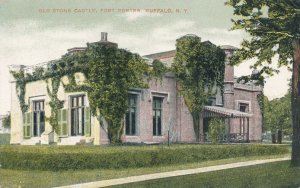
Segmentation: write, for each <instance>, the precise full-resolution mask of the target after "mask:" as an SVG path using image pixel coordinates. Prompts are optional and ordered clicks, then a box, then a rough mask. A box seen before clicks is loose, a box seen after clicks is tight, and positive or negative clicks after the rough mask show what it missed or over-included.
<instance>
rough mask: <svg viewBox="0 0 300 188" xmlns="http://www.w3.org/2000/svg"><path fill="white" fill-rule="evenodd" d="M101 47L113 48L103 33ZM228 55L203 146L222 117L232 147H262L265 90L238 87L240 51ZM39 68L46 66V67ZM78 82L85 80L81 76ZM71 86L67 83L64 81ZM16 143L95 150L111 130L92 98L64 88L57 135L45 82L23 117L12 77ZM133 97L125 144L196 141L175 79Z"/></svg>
mask: <svg viewBox="0 0 300 188" xmlns="http://www.w3.org/2000/svg"><path fill="white" fill-rule="evenodd" d="M99 42H101V43H106V44H108V45H110V44H114V45H117V44H115V43H111V42H109V41H108V40H107V34H106V33H103V35H102V38H101V41H99ZM221 48H222V49H223V50H224V51H225V53H226V56H227V58H226V66H225V76H224V84H225V85H224V93H221V92H220V91H219V92H218V93H217V94H216V95H215V96H212V97H210V100H209V101H210V104H208V105H207V106H205V107H204V110H203V112H202V113H201V115H200V117H201V118H200V135H199V136H200V138H201V142H206V141H208V139H207V132H208V125H209V120H210V119H211V118H213V117H218V118H222V119H223V120H224V122H225V124H226V134H227V137H226V138H227V140H226V141H227V142H260V141H261V134H262V115H261V111H260V106H259V102H258V97H259V96H260V95H261V94H262V89H263V88H262V87H260V86H256V85H254V84H241V83H237V81H236V78H235V77H234V67H233V66H231V65H229V64H228V57H230V56H232V55H233V53H234V51H235V50H236V48H235V47H232V46H221ZM84 49H85V48H72V49H69V50H68V53H76V52H78V51H81V50H84ZM175 54H176V51H175V50H172V51H166V52H160V53H155V54H150V55H146V56H144V59H145V60H146V61H147V62H148V63H151V62H152V61H153V60H155V59H158V60H160V61H161V62H163V63H165V64H166V65H168V66H170V64H171V63H172V62H173V60H174V57H175ZM38 66H41V67H43V66H47V64H41V65H38ZM32 69H34V67H26V66H23V65H11V66H10V70H13V71H20V70H23V71H25V73H26V72H28V73H30V72H31V71H32ZM76 79H77V81H80V80H84V76H83V75H82V74H80V73H78V74H76ZM61 81H62V82H67V78H62V80H61ZM11 85H12V87H11V88H12V101H11V104H12V107H11V122H12V123H11V124H12V127H11V144H24V145H25V144H28V145H30V144H32V145H35V144H51V143H57V144H58V145H73V144H78V143H90V144H94V145H100V144H108V143H109V140H108V136H107V126H106V125H105V123H104V124H101V125H100V122H99V121H100V120H99V119H98V118H96V117H93V116H91V115H90V113H88V112H89V99H88V96H87V94H86V93H85V92H75V93H67V92H65V91H64V88H63V86H60V87H59V90H58V98H59V99H60V100H63V101H64V103H63V109H61V110H60V111H59V113H58V117H59V120H58V122H59V126H61V127H62V130H64V131H62V132H63V133H56V132H54V131H53V129H52V126H51V125H50V123H49V121H45V117H49V116H50V113H51V108H50V106H49V102H50V97H49V96H48V94H47V85H46V83H45V81H43V80H39V81H35V82H31V83H28V84H26V94H25V102H26V104H27V105H29V109H28V112H26V113H25V114H23V113H22V111H21V109H20V105H19V101H18V96H17V90H16V80H15V79H14V78H13V77H11ZM128 92H129V109H128V112H127V114H126V115H125V116H124V120H125V121H124V122H125V126H124V135H123V136H122V140H123V142H131V143H162V142H167V141H168V139H169V140H170V141H171V142H195V140H196V136H195V131H194V128H193V120H192V116H191V114H190V112H189V110H188V108H187V106H186V105H185V102H184V99H183V97H182V96H180V94H179V93H178V91H177V83H176V80H175V77H174V74H172V73H167V74H165V76H164V78H163V80H162V83H160V82H155V81H150V83H149V88H148V89H132V90H130V91H128Z"/></svg>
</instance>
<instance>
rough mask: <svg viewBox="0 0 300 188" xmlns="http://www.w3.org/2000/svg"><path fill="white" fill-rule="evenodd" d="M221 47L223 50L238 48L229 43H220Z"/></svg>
mask: <svg viewBox="0 0 300 188" xmlns="http://www.w3.org/2000/svg"><path fill="white" fill-rule="evenodd" d="M220 48H221V49H223V50H238V48H237V47H234V46H231V45H222V46H220Z"/></svg>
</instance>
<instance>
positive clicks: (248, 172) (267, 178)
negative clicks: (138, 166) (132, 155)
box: [113, 161, 300, 188]
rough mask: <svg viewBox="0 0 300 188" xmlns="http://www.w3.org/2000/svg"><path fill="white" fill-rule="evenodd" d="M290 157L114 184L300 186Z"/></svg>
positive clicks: (189, 187) (187, 187) (298, 171)
mask: <svg viewBox="0 0 300 188" xmlns="http://www.w3.org/2000/svg"><path fill="white" fill-rule="evenodd" d="M289 165H290V162H289V161H284V162H274V163H268V164H263V165H256V166H251V167H242V168H236V169H230V170H221V171H216V172H210V173H202V174H195V175H188V176H179V177H175V178H165V179H160V180H153V181H145V182H141V183H133V184H124V185H120V186H113V187H114V188H124V187H128V188H129V187H130V188H132V187H134V188H136V187H139V188H140V187H147V188H161V187H172V188H176V187H185V188H193V187H195V188H196V187H197V188H198V187H222V188H226V187H228V188H231V187H234V188H236V187H238V188H239V187H241V188H247V187H249V188H250V187H255V188H256V187H261V188H269V187H270V188H277V187H278V188H279V187H291V188H292V187H295V188H298V187H299V186H300V168H291V167H290V166H289Z"/></svg>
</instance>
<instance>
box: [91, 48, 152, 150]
mask: <svg viewBox="0 0 300 188" xmlns="http://www.w3.org/2000/svg"><path fill="white" fill-rule="evenodd" d="M86 56H87V58H86V59H87V60H88V64H89V69H88V72H87V74H86V78H87V80H86V83H87V85H88V86H89V88H90V89H89V90H88V91H87V92H88V96H89V101H90V105H91V109H92V113H93V114H94V115H97V116H99V115H101V116H103V117H104V118H105V120H106V122H107V124H108V137H109V139H110V142H111V143H113V144H115V143H120V142H121V136H122V133H123V127H124V122H123V121H122V120H123V118H124V115H125V113H126V111H127V109H128V91H129V90H130V88H146V87H148V85H147V83H146V82H145V80H146V79H145V77H146V75H145V73H147V72H149V66H148V65H147V64H146V63H145V62H144V61H143V60H142V58H141V57H140V56H139V55H137V54H133V53H131V52H128V51H126V50H123V49H118V48H117V47H115V46H105V45H93V44H90V45H88V48H87V51H86Z"/></svg>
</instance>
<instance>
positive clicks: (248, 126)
mask: <svg viewBox="0 0 300 188" xmlns="http://www.w3.org/2000/svg"><path fill="white" fill-rule="evenodd" d="M249 136H250V134H249V117H247V142H249Z"/></svg>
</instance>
